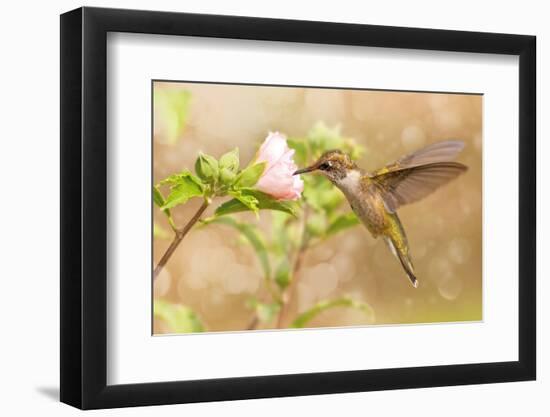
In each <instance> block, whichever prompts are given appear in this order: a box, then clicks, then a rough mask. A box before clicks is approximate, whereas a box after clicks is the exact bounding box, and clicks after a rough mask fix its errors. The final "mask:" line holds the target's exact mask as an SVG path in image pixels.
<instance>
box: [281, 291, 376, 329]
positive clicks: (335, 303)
mask: <svg viewBox="0 0 550 417" xmlns="http://www.w3.org/2000/svg"><path fill="white" fill-rule="evenodd" d="M335 307H349V308H355V309H357V310H360V311H362V312H364V313H365V315H367V316H368V317H369V319H370V320H374V311H373V309H372V308H371V306H370V305H368V304H367V303H364V302H361V301H355V300H353V299H351V298H347V297H343V298H338V299H336V300H326V301H320V302H318V303H317V304H315V305H314V306H313V307H312V308H310V309H309V310H307V311H305V312H303V313H302V314H300V315H299V316H298V317H296V319H295V320H294V321H293V322H292V324H291V325H290V327H294V328H301V327H305V325H306V324H307V323H309V322H310V321H311V320H313V319H314V318H315V317H316V316H317V315H318V314H319V313H321V312H323V311H325V310H328V309H331V308H335Z"/></svg>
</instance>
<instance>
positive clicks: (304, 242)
mask: <svg viewBox="0 0 550 417" xmlns="http://www.w3.org/2000/svg"><path fill="white" fill-rule="evenodd" d="M307 217H308V207H307V206H306V207H305V208H304V216H303V226H302V239H301V242H300V247H299V248H298V251H297V252H296V257H295V258H294V265H293V266H292V273H291V275H290V276H291V281H290V284H289V285H288V288H287V289H286V291H285V293H284V294H283V297H282V300H281V310H280V311H279V316H278V317H277V329H282V328H283V327H284V324H285V321H286V316H287V315H288V310H289V308H290V304H291V302H292V299H293V298H294V296H295V295H296V289H297V287H298V277H299V271H300V268H301V267H302V262H303V259H304V255H305V253H306V250H307V249H308V245H309V236H308V233H307Z"/></svg>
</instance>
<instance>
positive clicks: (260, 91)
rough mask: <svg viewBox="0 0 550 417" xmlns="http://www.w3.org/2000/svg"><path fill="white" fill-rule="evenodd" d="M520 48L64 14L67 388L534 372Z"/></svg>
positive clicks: (486, 41)
mask: <svg viewBox="0 0 550 417" xmlns="http://www.w3.org/2000/svg"><path fill="white" fill-rule="evenodd" d="M535 103H536V100H535V38H534V37H532V36H525V35H508V34H492V33H474V32H458V31H445V30H431V29H414V28H397V27H384V26H371V25H355V24H340V23H326V22H311V21H291V20H276V19H264V18H251V17H236V16H213V15H196V14H185V13H168V12H150V11H135V10H115V9H98V8H81V9H77V10H74V11H71V12H68V13H66V14H64V15H62V16H61V164H62V166H61V192H62V195H61V400H62V401H63V402H65V403H68V404H71V405H73V406H76V407H79V408H84V409H89V408H109V407H123V406H137V405H154V404H171V403H185V402H199V401H216V400H232V399H246V398H262V397H276V396H295V395H311V394H323V393H339V392H353V391H369V390H385V389H398V388H417V387H433V386H444V385H461V384H479V383H493V382H505V381H521V380H531V379H535V374H536V371H535V370H536V352H535V345H536V343H535V337H536V334H535V328H536V317H535V299H536V297H535V291H536V288H535V279H536V275H535V273H536V271H535V247H536V237H535V235H536V234H535V229H536V224H535V217H536V216H535V215H536V208H535V201H536V195H535V171H536V165H535V163H536V158H535V155H536V147H535Z"/></svg>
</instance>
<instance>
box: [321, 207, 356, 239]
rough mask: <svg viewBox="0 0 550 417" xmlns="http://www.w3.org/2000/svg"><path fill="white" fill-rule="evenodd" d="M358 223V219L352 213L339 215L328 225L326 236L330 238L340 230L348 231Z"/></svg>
mask: <svg viewBox="0 0 550 417" xmlns="http://www.w3.org/2000/svg"><path fill="white" fill-rule="evenodd" d="M359 223H360V221H359V218H358V217H357V216H356V215H355V213H353V212H349V213H345V214H341V215H339V216H337V217H336V218H334V219H333V220H332V221H331V222H330V225H329V226H328V229H327V232H326V235H327V236H332V235H335V234H336V233H338V232H341V231H342V230H345V229H349V228H350V227H353V226H356V225H358V224H359Z"/></svg>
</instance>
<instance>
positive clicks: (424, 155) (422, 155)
mask: <svg viewBox="0 0 550 417" xmlns="http://www.w3.org/2000/svg"><path fill="white" fill-rule="evenodd" d="M463 149H464V142H462V141H461V140H444V141H441V142H436V143H432V144H431V145H428V146H426V147H424V148H422V149H419V150H418V151H416V152H413V153H410V154H408V155H405V156H403V157H401V158H399V159H398V160H397V161H395V162H392V163H391V164H388V165H386V166H385V167H383V168H381V169H379V170H378V171H376V172H374V173H373V174H371V175H372V176H376V175H380V174H385V173H387V172H389V171H394V170H398V169H403V168H411V167H414V166H419V165H426V164H433V163H435V162H449V161H452V160H454V159H455V158H456V156H457V155H458V154H459V153H460V152H462V150H463Z"/></svg>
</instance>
